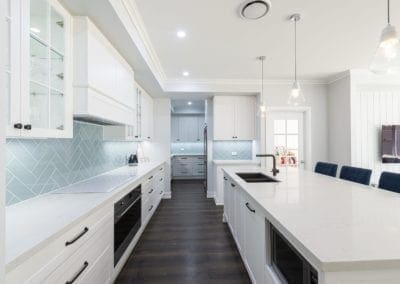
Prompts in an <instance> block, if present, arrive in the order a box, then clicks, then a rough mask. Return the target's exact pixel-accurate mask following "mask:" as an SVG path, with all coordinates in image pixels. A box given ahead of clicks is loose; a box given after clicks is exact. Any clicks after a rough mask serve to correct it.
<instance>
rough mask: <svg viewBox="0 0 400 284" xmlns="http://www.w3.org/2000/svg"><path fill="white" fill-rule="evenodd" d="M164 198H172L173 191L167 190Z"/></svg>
mask: <svg viewBox="0 0 400 284" xmlns="http://www.w3.org/2000/svg"><path fill="white" fill-rule="evenodd" d="M163 199H171V192H165V193H164V196H163Z"/></svg>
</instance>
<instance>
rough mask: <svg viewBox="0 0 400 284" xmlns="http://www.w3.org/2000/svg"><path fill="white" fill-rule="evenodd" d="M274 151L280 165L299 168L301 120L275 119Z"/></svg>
mask: <svg viewBox="0 0 400 284" xmlns="http://www.w3.org/2000/svg"><path fill="white" fill-rule="evenodd" d="M273 129H274V133H273V135H274V149H275V155H276V156H277V157H278V164H280V165H282V166H284V165H286V166H293V167H297V166H298V160H299V144H300V143H299V120H297V119H275V120H274V122H273Z"/></svg>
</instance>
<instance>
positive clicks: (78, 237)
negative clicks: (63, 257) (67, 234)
mask: <svg viewBox="0 0 400 284" xmlns="http://www.w3.org/2000/svg"><path fill="white" fill-rule="evenodd" d="M87 232H89V228H88V227H85V229H83V231H82V232H81V233H79V234H78V235H77V236H76V237H75V238H73V239H72V240H70V241H67V242H66V243H65V246H66V247H67V246H69V245H72V244H73V243H75V242H76V241H77V240H79V239H80V238H82V237H83V235H85V234H86V233H87Z"/></svg>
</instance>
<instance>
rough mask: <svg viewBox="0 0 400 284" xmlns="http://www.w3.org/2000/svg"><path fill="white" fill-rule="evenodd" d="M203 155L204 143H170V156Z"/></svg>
mask: <svg viewBox="0 0 400 284" xmlns="http://www.w3.org/2000/svg"><path fill="white" fill-rule="evenodd" d="M203 153H204V143H202V142H191V143H172V144H171V154H200V155H203Z"/></svg>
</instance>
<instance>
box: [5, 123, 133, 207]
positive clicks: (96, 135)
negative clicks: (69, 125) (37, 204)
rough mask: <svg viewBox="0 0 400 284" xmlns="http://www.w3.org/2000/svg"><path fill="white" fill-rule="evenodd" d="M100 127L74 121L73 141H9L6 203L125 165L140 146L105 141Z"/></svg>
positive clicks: (12, 202) (7, 142)
mask: <svg viewBox="0 0 400 284" xmlns="http://www.w3.org/2000/svg"><path fill="white" fill-rule="evenodd" d="M102 133H103V129H102V127H101V126H99V125H94V124H89V123H81V122H74V138H73V139H37V140H33V139H7V141H6V168H7V174H6V181H7V192H6V204H7V205H11V204H14V203H16V202H19V201H22V200H25V199H27V198H31V197H33V196H35V195H37V194H43V193H46V192H49V191H52V190H54V189H57V188H58V187H61V186H65V185H68V184H71V183H75V182H78V181H81V180H83V179H87V178H90V177H92V176H95V175H98V174H101V173H104V172H106V171H109V170H112V169H114V168H117V167H120V166H123V165H124V164H126V159H125V157H126V155H128V154H131V153H134V152H135V151H136V149H137V143H134V142H104V141H103V140H102V135H103V134H102Z"/></svg>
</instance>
